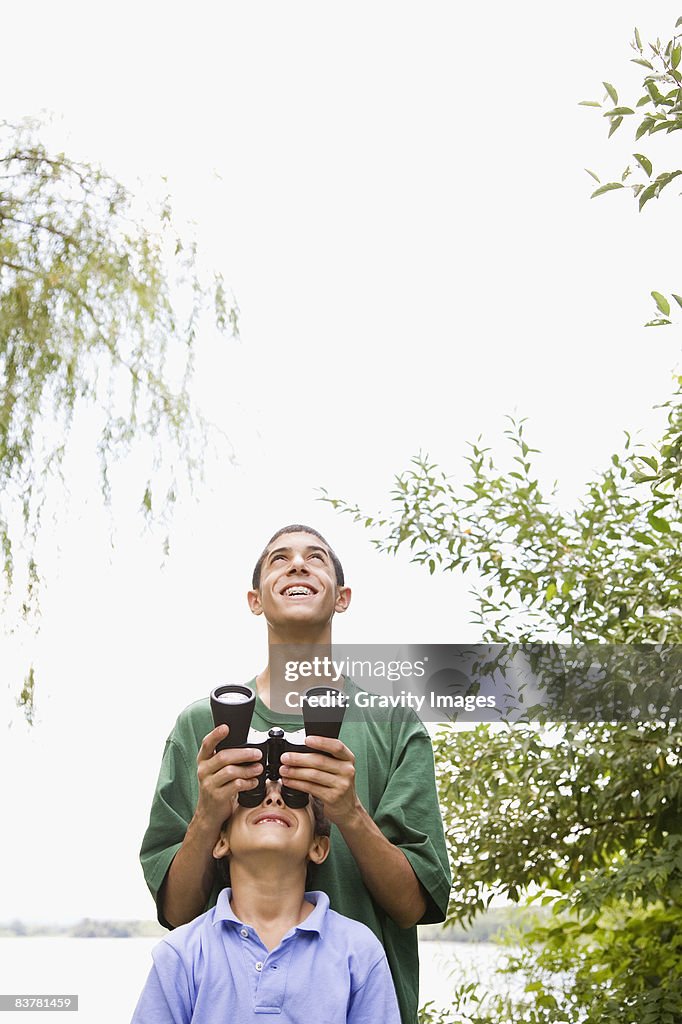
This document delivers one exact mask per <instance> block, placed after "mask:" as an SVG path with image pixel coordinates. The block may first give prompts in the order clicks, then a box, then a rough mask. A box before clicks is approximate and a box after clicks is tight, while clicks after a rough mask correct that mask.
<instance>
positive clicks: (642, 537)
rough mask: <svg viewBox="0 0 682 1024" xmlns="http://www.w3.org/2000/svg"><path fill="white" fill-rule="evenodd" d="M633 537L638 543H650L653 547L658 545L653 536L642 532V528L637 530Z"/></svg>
mask: <svg viewBox="0 0 682 1024" xmlns="http://www.w3.org/2000/svg"><path fill="white" fill-rule="evenodd" d="M632 539H633V540H636V541H637V543H638V544H649V545H650V546H651V547H654V548H655V547H656V541H655V540H654V538H653V537H650V536H649V534H648V533H642V531H641V530H637V531H636V532H635V533H633V535H632Z"/></svg>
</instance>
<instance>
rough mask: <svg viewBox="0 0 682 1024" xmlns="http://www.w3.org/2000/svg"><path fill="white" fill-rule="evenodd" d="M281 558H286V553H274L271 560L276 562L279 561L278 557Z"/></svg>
mask: <svg viewBox="0 0 682 1024" xmlns="http://www.w3.org/2000/svg"><path fill="white" fill-rule="evenodd" d="M280 558H284V555H282V554H279V555H273V556H272V558H271V559H270V561H271V562H276V561H277V560H278V559H280Z"/></svg>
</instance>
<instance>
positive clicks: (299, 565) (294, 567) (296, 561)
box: [289, 551, 308, 573]
mask: <svg viewBox="0 0 682 1024" xmlns="http://www.w3.org/2000/svg"><path fill="white" fill-rule="evenodd" d="M301 570H303V571H304V572H307V571H308V570H307V569H306V564H305V558H304V557H303V555H302V553H301V552H300V551H296V552H295V553H294V554H293V555H292V556H291V564H290V566H289V572H290V573H296V572H300V571H301Z"/></svg>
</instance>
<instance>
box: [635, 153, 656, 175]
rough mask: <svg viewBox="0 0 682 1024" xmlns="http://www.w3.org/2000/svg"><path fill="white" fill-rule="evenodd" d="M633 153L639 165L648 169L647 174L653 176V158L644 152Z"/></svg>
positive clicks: (643, 168)
mask: <svg viewBox="0 0 682 1024" xmlns="http://www.w3.org/2000/svg"><path fill="white" fill-rule="evenodd" d="M632 155H633V156H634V158H635V160H636V161H637V163H638V164H639V166H640V167H641V168H642V170H643V171H646V174H647V176H648V177H649V178H650V177H651V172H652V170H653V167H652V164H651V160H650V159H649V157H648V156H644V153H633V154H632Z"/></svg>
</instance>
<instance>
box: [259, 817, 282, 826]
mask: <svg viewBox="0 0 682 1024" xmlns="http://www.w3.org/2000/svg"><path fill="white" fill-rule="evenodd" d="M264 821H274V823H275V824H276V825H284V826H285V828H288V827H289V826H288V824H287V823H286V821H283V820H282V818H261V819H260V820H259V821H257V822H256V824H257V825H262V824H263V822H264Z"/></svg>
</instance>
